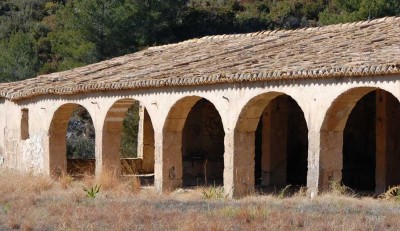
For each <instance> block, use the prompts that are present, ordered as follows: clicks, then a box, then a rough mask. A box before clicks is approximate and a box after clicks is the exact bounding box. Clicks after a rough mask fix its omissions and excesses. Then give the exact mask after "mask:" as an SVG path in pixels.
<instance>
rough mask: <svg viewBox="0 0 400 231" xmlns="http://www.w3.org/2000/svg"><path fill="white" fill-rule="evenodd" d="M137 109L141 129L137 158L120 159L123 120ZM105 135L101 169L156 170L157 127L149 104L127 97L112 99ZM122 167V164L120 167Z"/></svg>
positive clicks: (137, 145) (128, 172) (139, 171)
mask: <svg viewBox="0 0 400 231" xmlns="http://www.w3.org/2000/svg"><path fill="white" fill-rule="evenodd" d="M130 108H132V110H137V111H136V112H134V113H135V114H136V113H137V119H138V121H135V122H137V123H138V128H137V129H138V131H137V138H136V139H137V140H136V141H137V143H136V148H135V147H134V148H135V149H136V158H123V159H121V140H122V132H123V122H124V119H125V118H126V115H127V113H128V111H129V110H130ZM102 135H103V137H102V138H103V139H102V157H101V158H102V161H101V162H102V165H103V167H102V171H116V173H117V174H118V175H119V174H120V173H122V174H143V173H146V174H147V173H153V172H154V129H153V124H152V121H151V118H150V116H149V114H148V112H147V110H146V108H145V107H144V106H143V105H142V104H141V103H140V102H139V101H137V100H135V99H131V98H126V99H120V100H117V101H116V102H114V103H113V105H112V106H111V107H110V108H109V109H108V111H107V114H106V117H105V120H104V125H103V132H102ZM121 167H122V168H121Z"/></svg>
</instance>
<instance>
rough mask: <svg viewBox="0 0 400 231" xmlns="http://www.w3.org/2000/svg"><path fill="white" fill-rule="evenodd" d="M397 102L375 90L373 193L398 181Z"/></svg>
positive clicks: (399, 158) (398, 132) (399, 159)
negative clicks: (374, 184)
mask: <svg viewBox="0 0 400 231" xmlns="http://www.w3.org/2000/svg"><path fill="white" fill-rule="evenodd" d="M399 113H400V110H399V102H398V100H397V99H396V98H395V97H394V96H392V95H391V94H390V93H387V92H385V91H382V90H377V91H376V168H375V183H376V186H375V193H377V194H381V193H383V192H385V191H386V190H387V189H388V187H389V186H391V185H397V184H399V183H400V173H399V171H398V165H399V164H400V145H398V144H397V143H399V142H398V141H397V140H396V139H397V138H398V137H399V135H400V131H399V128H400V126H399V125H400V120H399V116H398V115H399Z"/></svg>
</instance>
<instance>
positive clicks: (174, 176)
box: [154, 96, 200, 192]
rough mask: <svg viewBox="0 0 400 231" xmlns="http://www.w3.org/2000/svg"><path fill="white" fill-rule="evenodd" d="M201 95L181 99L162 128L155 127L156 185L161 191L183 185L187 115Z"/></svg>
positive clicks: (171, 110)
mask: <svg viewBox="0 0 400 231" xmlns="http://www.w3.org/2000/svg"><path fill="white" fill-rule="evenodd" d="M199 99H200V97H196V96H191V97H186V98H183V99H181V100H179V101H178V102H177V103H176V104H175V105H174V106H173V107H172V108H171V109H170V110H169V113H168V116H167V118H166V120H165V123H164V127H163V128H162V130H161V129H160V130H156V129H157V128H155V130H154V133H155V173H154V174H155V176H154V178H155V182H154V183H155V187H156V190H157V191H159V192H162V191H172V190H174V189H176V188H179V187H181V186H182V174H183V166H182V130H183V127H184V125H185V122H186V118H187V115H188V114H189V111H190V110H191V108H192V107H193V105H194V104H195V103H196V102H197V101H198V100H199Z"/></svg>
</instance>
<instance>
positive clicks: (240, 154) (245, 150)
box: [224, 131, 255, 197]
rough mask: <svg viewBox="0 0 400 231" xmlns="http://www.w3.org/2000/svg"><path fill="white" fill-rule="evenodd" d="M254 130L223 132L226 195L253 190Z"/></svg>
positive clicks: (240, 193) (238, 195) (236, 194)
mask: <svg viewBox="0 0 400 231" xmlns="http://www.w3.org/2000/svg"><path fill="white" fill-rule="evenodd" d="M254 136H255V132H254V131H252V132H246V131H236V132H235V133H225V153H224V189H225V193H226V195H227V196H228V197H240V196H244V195H247V194H249V193H251V192H253V191H254V148H255V141H254Z"/></svg>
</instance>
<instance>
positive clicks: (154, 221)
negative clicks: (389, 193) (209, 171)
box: [0, 171, 400, 230]
mask: <svg viewBox="0 0 400 231" xmlns="http://www.w3.org/2000/svg"><path fill="white" fill-rule="evenodd" d="M0 179H1V180H0V230H15V229H19V230H398V229H399V227H400V203H399V202H398V201H397V200H394V199H393V198H392V199H379V198H378V199H374V198H370V197H358V196H355V195H352V196H349V195H346V194H340V193H337V192H332V193H326V194H324V195H321V196H318V197H316V198H314V199H312V200H311V199H309V198H308V197H307V196H306V195H305V193H304V189H301V190H300V191H299V192H297V193H288V194H284V195H283V196H281V198H279V197H278V195H279V193H277V194H276V195H257V194H253V195H251V196H248V197H245V198H242V199H239V200H231V199H227V198H218V197H215V198H212V197H211V198H207V199H205V198H204V194H203V193H202V192H203V191H204V190H206V191H209V192H211V191H212V190H211V189H209V188H194V189H181V190H177V191H174V192H171V193H170V194H168V195H159V194H157V193H156V192H154V190H153V189H151V188H141V187H140V184H139V182H138V181H137V179H135V178H132V179H124V178H118V177H116V175H115V174H114V173H112V172H110V173H105V174H104V175H102V176H100V177H97V178H96V177H93V176H85V177H84V178H82V179H81V180H79V181H77V180H71V178H69V177H68V176H66V175H64V176H61V177H60V178H59V179H57V180H50V179H49V178H47V177H44V176H31V175H22V174H18V173H15V172H10V171H8V172H5V171H1V172H0ZM96 184H97V185H102V186H101V190H100V192H99V193H98V195H97V196H96V198H88V197H86V192H85V191H84V190H83V188H84V187H86V188H87V187H93V186H94V185H96Z"/></svg>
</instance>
